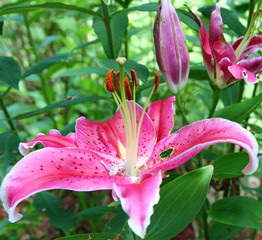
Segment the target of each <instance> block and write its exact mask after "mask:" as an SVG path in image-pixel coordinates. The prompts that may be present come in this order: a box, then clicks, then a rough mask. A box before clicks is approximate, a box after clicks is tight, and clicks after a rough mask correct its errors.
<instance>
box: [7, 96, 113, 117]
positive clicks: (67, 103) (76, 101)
mask: <svg viewBox="0 0 262 240" xmlns="http://www.w3.org/2000/svg"><path fill="white" fill-rule="evenodd" d="M100 99H111V97H102V96H101V97H100V96H91V97H85V96H83V97H76V98H72V99H69V100H62V101H59V102H56V103H53V104H50V105H48V106H46V107H44V108H40V109H37V110H35V111H32V112H27V113H24V114H20V115H17V116H15V117H13V118H12V119H14V120H18V119H24V118H28V117H32V116H35V115H39V114H41V113H45V112H48V111H50V110H52V109H56V108H62V107H69V106H72V105H76V104H79V103H84V102H89V101H95V100H100Z"/></svg>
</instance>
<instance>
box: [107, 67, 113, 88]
mask: <svg viewBox="0 0 262 240" xmlns="http://www.w3.org/2000/svg"><path fill="white" fill-rule="evenodd" d="M114 71H115V69H112V70H110V71H109V72H108V73H107V75H106V89H107V91H108V92H115V87H114V83H113V72H114Z"/></svg>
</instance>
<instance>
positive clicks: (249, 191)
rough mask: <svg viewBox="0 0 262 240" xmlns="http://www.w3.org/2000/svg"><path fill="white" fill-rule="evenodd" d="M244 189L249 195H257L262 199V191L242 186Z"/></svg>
mask: <svg viewBox="0 0 262 240" xmlns="http://www.w3.org/2000/svg"><path fill="white" fill-rule="evenodd" d="M242 189H243V190H244V191H246V192H248V193H251V194H253V195H256V196H258V197H260V198H262V189H260V188H250V187H247V186H242Z"/></svg>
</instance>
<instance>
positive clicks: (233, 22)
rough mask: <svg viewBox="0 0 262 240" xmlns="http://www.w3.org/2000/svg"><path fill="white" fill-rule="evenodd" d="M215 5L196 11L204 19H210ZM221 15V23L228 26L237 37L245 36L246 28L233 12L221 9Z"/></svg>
mask: <svg viewBox="0 0 262 240" xmlns="http://www.w3.org/2000/svg"><path fill="white" fill-rule="evenodd" d="M214 7H215V5H206V6H204V7H202V8H200V9H198V10H199V11H200V12H201V13H202V14H203V15H204V16H205V17H206V18H210V15H211V12H212V10H213V9H214ZM221 15H222V18H223V23H224V24H226V25H228V27H229V28H230V29H231V30H233V31H234V32H235V33H237V34H238V36H242V35H245V33H246V28H245V27H244V26H243V25H242V23H241V22H240V21H239V19H238V16H237V15H236V13H235V12H233V11H231V10H229V9H225V8H221Z"/></svg>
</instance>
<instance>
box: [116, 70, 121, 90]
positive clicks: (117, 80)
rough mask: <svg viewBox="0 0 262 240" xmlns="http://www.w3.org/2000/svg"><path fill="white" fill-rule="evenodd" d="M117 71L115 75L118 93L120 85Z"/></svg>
mask: <svg viewBox="0 0 262 240" xmlns="http://www.w3.org/2000/svg"><path fill="white" fill-rule="evenodd" d="M119 81H120V80H119V71H117V73H116V86H117V89H118V91H121V90H120V84H119Z"/></svg>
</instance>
